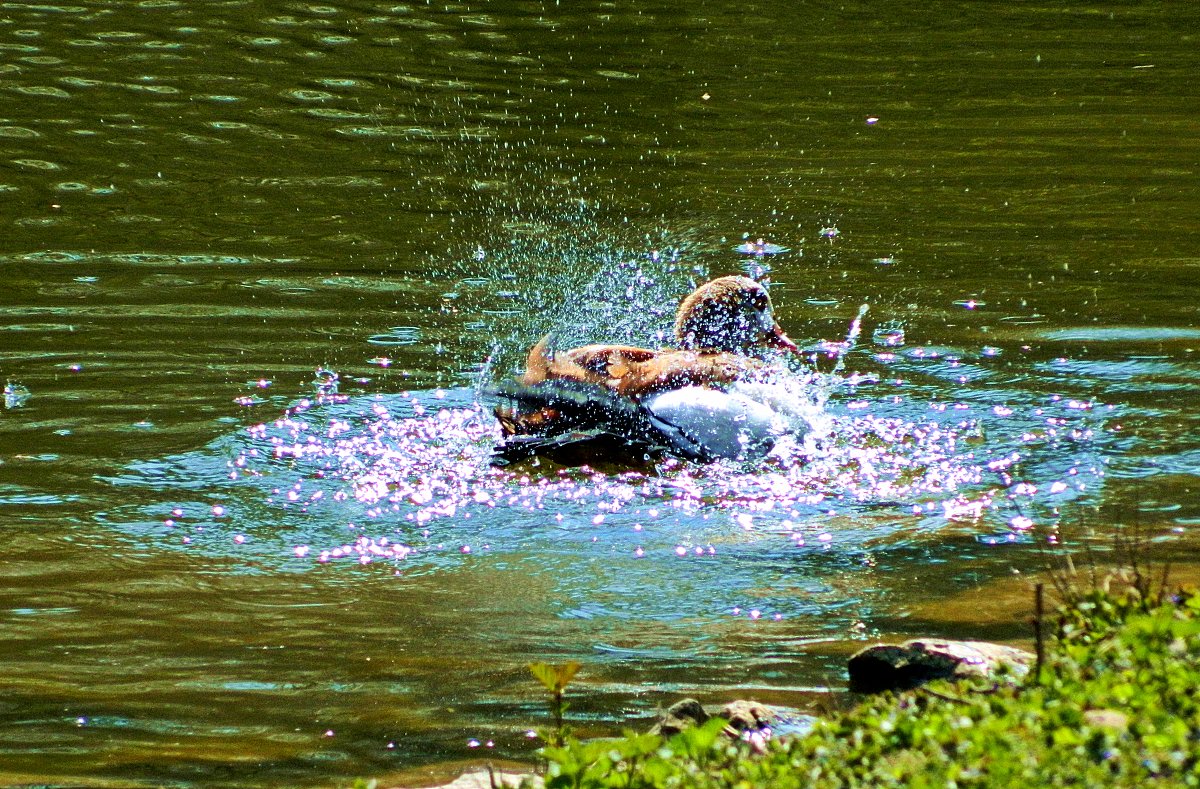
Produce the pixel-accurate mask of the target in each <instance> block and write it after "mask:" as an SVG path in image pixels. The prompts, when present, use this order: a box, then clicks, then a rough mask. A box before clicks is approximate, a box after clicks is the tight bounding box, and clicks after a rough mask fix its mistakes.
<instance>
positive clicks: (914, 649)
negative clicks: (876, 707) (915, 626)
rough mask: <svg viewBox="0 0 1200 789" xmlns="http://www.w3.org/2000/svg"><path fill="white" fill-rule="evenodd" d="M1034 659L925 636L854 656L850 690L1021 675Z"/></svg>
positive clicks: (870, 690)
mask: <svg viewBox="0 0 1200 789" xmlns="http://www.w3.org/2000/svg"><path fill="white" fill-rule="evenodd" d="M1035 660H1036V658H1035V656H1034V655H1033V654H1032V653H1030V652H1026V651H1025V650H1023V649H1017V648H1016V647H1009V646H1004V645H1002V644H992V643H989V642H987V641H943V640H940V639H928V638H925V639H913V640H911V641H905V642H904V643H903V644H877V645H875V646H873V647H867V648H866V649H863V650H860V651H859V652H857V653H855V654H854V655H853V656H852V657H851V658H850V663H849V670H850V689H851V690H853V691H855V692H858V693H878V692H881V691H885V690H908V689H911V688H915V687H919V686H920V685H924V684H925V683H926V682H929V681H930V680H935V679H950V680H957V679H968V678H982V679H990V678H994V677H995V676H996V675H997V674H998V673H1000V672H1001V671H1002V670H1006V671H1008V672H1009V673H1010V674H1011V675H1012V676H1014V677H1023V676H1025V674H1026V673H1028V671H1029V669H1030V667H1031V666H1032V665H1033V663H1034V661H1035Z"/></svg>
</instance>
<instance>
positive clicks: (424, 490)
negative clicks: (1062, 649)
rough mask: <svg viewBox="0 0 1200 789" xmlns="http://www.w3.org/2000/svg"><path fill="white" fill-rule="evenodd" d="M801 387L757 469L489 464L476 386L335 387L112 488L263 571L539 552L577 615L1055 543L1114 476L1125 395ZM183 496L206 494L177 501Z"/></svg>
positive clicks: (173, 541) (731, 602)
mask: <svg viewBox="0 0 1200 789" xmlns="http://www.w3.org/2000/svg"><path fill="white" fill-rule="evenodd" d="M941 355H942V354H939V353H934V352H928V351H927V352H922V353H915V354H912V358H920V359H923V360H929V359H939V358H940V356H941ZM885 361H886V359H885ZM794 384H795V387H796V391H799V390H801V389H804V390H806V391H808V393H809V395H810V396H809V399H808V400H807V401H806V402H805V403H804V404H803V407H806V408H808V409H810V411H811V409H814V408H816V409H817V410H816V411H815V412H812V413H810V414H809V419H810V421H811V422H812V423H813V424H814V430H813V431H812V433H811V434H810V435H809V436H808V437H807V438H806V439H805V441H804V442H803V443H802V444H796V443H794V442H793V443H787V442H781V444H783V446H780V447H777V448H776V451H774V452H772V453H771V455H769V456H768V457H767V458H766V459H765V460H763V461H761V462H756V463H753V464H741V463H735V462H725V461H722V462H717V463H712V464H708V465H701V464H694V463H689V462H683V461H676V460H666V461H663V462H661V463H659V464H658V465H657V466H656V467H655V468H654V469H653V470H652V471H649V472H646V471H630V470H620V469H604V470H599V469H592V468H588V467H581V468H563V467H558V466H555V465H554V464H551V463H549V462H546V461H531V462H529V463H526V464H523V465H521V466H519V467H516V468H507V469H502V468H497V467H494V466H492V465H491V463H490V460H491V457H492V450H493V447H494V446H495V444H496V442H497V441H498V440H499V438H500V434H499V430H498V427H497V425H496V422H495V420H494V418H493V417H492V415H491V412H490V408H489V407H488V406H487V405H485V404H483V403H481V402H479V400H478V397H477V392H476V390H473V389H451V390H436V391H424V392H412V393H400V394H395V395H363V396H355V397H350V396H347V395H336V394H324V395H318V396H316V397H313V398H311V399H303V400H300V401H297V402H296V403H295V404H294V405H293V407H291V408H289V409H288V410H287V411H286V413H284V414H282V415H281V416H280V417H279V418H278V419H275V420H273V421H269V422H264V423H261V424H255V425H252V426H249V427H246V428H245V429H242V430H240V431H238V432H237V433H235V434H231V435H228V436H225V437H223V438H221V439H220V440H218V441H216V442H214V443H213V444H211V445H209V446H208V447H206V448H204V449H202V450H199V451H197V452H192V453H188V454H185V455H181V456H177V457H173V458H168V459H165V460H161V461H150V462H141V463H136V464H133V465H132V466H131V467H130V468H129V469H128V470H127V472H126V473H125V474H123V475H121V476H119V477H116V478H114V479H113V480H112V481H113V482H114V483H116V484H118V485H136V486H139V487H148V488H152V489H157V490H159V491H160V492H161V494H162V499H161V503H160V504H158V505H155V506H154V507H152V508H147V507H145V506H144V505H143V506H140V507H137V508H131V509H130V510H129V511H122V510H117V511H113V512H109V513H107V514H106V515H105V516H104V517H105V519H106V520H107V521H109V522H110V523H112V524H114V525H116V526H119V527H120V528H122V529H125V530H129V531H133V532H136V533H137V534H139V535H141V536H145V537H150V538H152V539H156V540H162V541H163V542H165V544H167V545H177V546H179V547H180V548H181V549H185V550H201V551H210V552H215V553H219V554H230V555H234V556H237V555H244V556H245V557H246V561H247V563H248V565H247V566H248V569H249V568H250V567H253V568H256V569H258V568H262V567H271V566H274V567H276V568H280V569H283V568H286V569H290V570H293V571H297V572H303V571H305V568H311V567H313V566H316V565H335V566H336V565H347V570H349V567H350V566H355V565H357V566H371V567H376V568H379V567H382V568H385V569H386V571H387V572H390V573H394V574H395V575H396V576H397V577H398V578H399V579H403V578H404V577H405V576H409V575H424V574H427V573H436V572H440V571H446V570H449V569H450V568H453V567H456V566H458V565H461V564H463V563H466V562H474V561H479V560H480V557H481V556H492V557H503V556H508V557H511V558H512V559H513V560H514V561H525V560H526V559H528V558H529V557H533V558H534V560H535V561H533V562H532V563H530V568H531V570H530V571H531V572H534V573H537V572H541V573H545V574H547V575H548V576H549V575H555V576H556V577H554V578H552V579H548V580H551V581H552V583H554V584H572V583H581V588H579V589H578V591H579V593H580V594H581V595H583V596H584V597H585V599H583V600H580V601H578V605H577V606H576V607H575V608H572V609H571V610H570V611H564V612H563V614H564V615H572V616H575V615H580V614H579V613H578V612H579V611H586V610H588V608H589V605H590V603H589V602H588V601H587V600H586V596H587V595H588V594H589V593H591V594H599V593H600V592H601V591H603V597H604V598H605V599H606V602H605V603H604V605H603V607H602V608H603V610H604V611H605V612H607V613H606V615H615V616H624V617H631V618H636V617H650V618H662V617H667V618H673V617H678V616H681V615H684V613H685V612H686V615H687V616H700V617H711V616H713V615H717V616H728V615H729V614H730V612H731V611H737V612H738V614H737V615H739V616H741V617H746V616H751V618H753V619H758V618H759V617H762V616H766V617H768V618H775V619H778V618H780V617H783V616H788V615H792V614H796V613H799V612H801V611H806V612H809V613H811V612H812V609H811V606H812V605H813V603H812V601H811V600H809V601H798V600H796V599H794V598H793V597H789V595H788V594H787V593H786V592H779V593H770V592H763V591H755V592H754V594H755V595H757V596H758V599H753V600H748V598H747V594H748V593H749V590H763V589H771V588H772V587H773V586H776V585H778V579H779V578H780V574H781V573H782V574H784V575H785V576H786V575H787V574H788V573H789V572H791V571H790V570H788V566H789V563H795V564H796V565H797V567H802V566H803V565H804V563H805V562H806V559H805V558H804V557H805V556H806V555H810V554H812V553H814V552H816V553H827V552H830V551H833V552H842V553H843V554H845V555H846V556H855V555H857V554H860V553H862V552H863V551H866V550H880V549H884V550H886V548H887V546H889V545H893V546H895V545H911V544H914V543H916V542H920V541H922V540H932V539H936V535H938V534H939V533H944V532H945V531H946V530H948V529H949V530H955V531H961V530H967V531H969V532H970V533H972V534H974V535H975V536H976V539H977V541H978V544H980V545H981V546H988V545H994V546H1002V545H1005V544H1012V543H1022V542H1028V541H1030V540H1035V539H1037V540H1052V539H1053V538H1054V533H1055V529H1056V524H1057V520H1058V518H1059V516H1060V514H1061V512H1062V511H1063V508H1064V507H1066V506H1067V505H1069V504H1072V503H1078V502H1081V501H1089V500H1092V499H1093V498H1094V497H1095V496H1096V495H1097V494H1098V493H1099V490H1100V487H1101V485H1102V484H1103V478H1104V469H1103V464H1102V463H1101V462H1099V461H1098V460H1097V458H1098V457H1099V455H1098V454H1097V448H1096V446H1095V444H1096V443H1097V442H1098V441H1101V440H1103V436H1104V435H1105V434H1104V431H1103V429H1102V424H1103V420H1104V419H1106V418H1107V412H1109V411H1111V410H1112V409H1111V408H1110V407H1108V406H1098V405H1096V404H1093V403H1090V402H1085V401H1080V400H1073V399H1070V398H1064V397H1058V396H1051V397H1049V398H1047V399H1046V401H1045V402H1039V403H1030V404H1027V405H1003V406H1001V405H996V404H994V402H992V401H989V399H988V396H987V393H986V391H982V390H981V391H978V392H976V393H975V394H974V396H973V397H974V399H971V398H965V397H964V398H963V399H960V400H957V401H954V402H945V401H942V400H936V399H935V400H933V401H929V402H922V401H921V400H920V399H919V397H918V393H917V392H916V391H911V392H910V391H908V389H906V387H904V386H900V385H897V383H896V382H895V381H890V380H886V379H885V380H880V379H879V377H878V376H873V375H868V376H861V375H848V376H819V375H816V374H808V375H807V376H806V377H797V378H796V379H795V382H794ZM186 489H191V490H194V491H196V499H194V500H190V501H189V500H182V499H180V498H179V497H178V491H180V490H186ZM598 550H599V551H601V552H602V555H603V558H602V561H603V563H604V564H605V565H606V566H607V568H608V570H609V571H610V572H611V574H612V577H611V578H609V579H608V580H607V581H605V582H604V586H603V589H602V590H601V589H590V590H589V588H588V585H587V584H584V583H582V582H581V581H580V577H581V576H580V575H579V574H580V573H581V572H582V571H581V570H579V569H573V568H572V565H573V564H575V563H585V562H587V563H590V562H593V561H595V557H596V555H597V554H596V552H597V551H598ZM538 557H542V558H543V559H544V560H545V561H544V562H541V563H539V562H538V561H537V558H538ZM789 557H792V558H789ZM647 562H649V563H650V565H649V567H650V568H651V569H647V567H648V566H647V565H646V563H647ZM679 562H688V563H692V564H693V565H696V564H701V565H704V568H703V569H702V570H700V571H699V572H700V575H701V576H702V578H703V580H702V581H699V582H698V585H701V586H702V585H704V584H708V585H709V586H708V587H707V588H705V589H704V590H703V593H700V591H699V590H698V589H697V590H694V591H692V592H690V593H689V592H687V591H684V590H677V591H678V598H677V599H675V600H671V601H658V602H651V601H649V600H647V599H646V596H645V593H646V589H647V585H648V584H649V583H650V580H649V578H650V576H653V575H654V574H656V573H659V572H662V571H663V570H664V568H665V567H668V566H670V565H672V563H679ZM564 568H567V569H564ZM793 569H795V568H793ZM695 572H697V569H696V568H695V567H693V569H692V570H689V573H695ZM623 579H624V580H623ZM401 582H402V581H401ZM613 594H615V595H616V596H617V597H618V598H625V600H624V602H625V603H626V604H625V605H614V604H613V602H612V599H611V596H612V595H613ZM747 603H748V604H747ZM743 607H744V608H745V611H743V610H742V609H743ZM747 611H753V612H756V613H754V614H748V613H747ZM588 615H589V616H590V615H593V614H588Z"/></svg>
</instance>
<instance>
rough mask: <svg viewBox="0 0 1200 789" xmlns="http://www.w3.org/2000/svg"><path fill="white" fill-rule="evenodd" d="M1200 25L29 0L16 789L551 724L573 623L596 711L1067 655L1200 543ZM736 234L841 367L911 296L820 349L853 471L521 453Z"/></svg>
mask: <svg viewBox="0 0 1200 789" xmlns="http://www.w3.org/2000/svg"><path fill="white" fill-rule="evenodd" d="M1198 30H1200V9H1196V8H1192V7H1190V6H1187V7H1185V6H1181V5H1176V6H1174V7H1172V8H1170V10H1167V8H1166V6H1160V5H1157V4H1111V3H1109V4H1101V3H1074V4H1069V5H1068V6H1065V7H1064V6H1062V4H1042V3H1038V2H1017V3H1004V4H999V3H970V2H934V3H930V4H926V5H925V7H923V8H922V9H920V10H914V9H912V8H910V7H908V6H907V5H905V4H900V3H854V2H851V3H843V2H839V3H784V2H769V3H752V4H749V5H746V4H738V5H733V4H720V3H707V2H701V3H695V2H690V3H681V2H656V3H648V4H635V5H631V4H622V3H614V2H582V3H570V4H566V3H564V4H561V5H560V4H558V3H550V2H534V1H533V0H528V1H526V2H506V3H499V2H494V3H478V4H469V3H453V2H452V3H438V4H428V3H420V2H417V3H407V4H404V3H392V2H372V1H371V0H363V2H337V3H336V4H310V3H304V2H269V3H252V2H248V0H225V1H223V2H211V3H187V2H182V0H143V1H142V2H133V1H131V0H78V2H68V3H65V4H54V3H43V4H38V3H26V2H17V3H3V4H0V53H2V57H0V92H2V93H3V95H4V96H5V98H6V100H5V102H4V104H3V108H2V109H0V113H2V117H0V201H2V205H3V212H2V213H0V222H2V226H3V234H2V235H0V284H2V288H0V316H2V317H0V376H2V377H3V378H4V380H5V382H6V389H5V400H4V408H3V409H0V508H2V509H0V512H3V513H4V527H3V529H2V530H0V567H3V575H4V584H3V588H2V589H0V597H2V601H0V622H2V629H0V689H2V690H3V693H0V783H5V784H11V783H21V782H28V783H39V784H47V785H65V784H70V785H72V786H106V785H121V786H128V785H142V784H144V785H155V786H220V785H229V786H278V785H329V784H339V783H341V784H344V783H348V782H349V781H351V780H352V779H353V778H354V777H358V776H363V777H367V776H387V777H393V778H394V777H395V776H404V775H407V776H412V775H414V773H413V772H412V771H414V770H419V769H420V770H431V771H439V770H448V769H449V767H447V765H451V764H454V763H460V762H463V761H467V760H477V761H482V760H484V759H489V760H496V761H499V760H504V759H515V760H530V759H532V757H533V752H534V750H535V748H536V742H534V741H531V740H530V738H529V737H528V736H527V732H528V731H529V730H530V729H531V728H533V727H536V726H540V725H544V724H545V723H546V722H547V720H548V716H547V710H546V706H545V700H544V698H543V697H542V695H541V693H540V692H539V690H538V688H537V687H536V686H535V684H534V682H533V681H532V679H531V677H530V676H529V673H528V671H527V668H526V665H527V664H528V663H529V662H532V661H548V662H561V661H565V660H579V661H581V662H582V663H583V666H584V667H583V670H582V671H581V673H580V676H579V678H578V680H577V681H576V683H575V684H573V685H572V687H571V689H570V691H569V700H570V702H571V704H572V708H571V711H570V717H571V720H572V723H573V724H574V725H575V726H577V728H579V729H580V730H581V731H582V732H583V733H586V734H603V733H612V732H616V731H619V730H620V729H621V728H622V727H623V726H625V725H627V724H629V723H630V722H632V724H633V725H638V726H641V725H644V722H645V721H646V720H648V719H649V718H650V717H652V715H653V714H654V711H655V710H656V709H657V708H658V707H660V706H666V705H668V704H670V703H672V702H673V701H675V700H676V699H677V698H679V697H680V696H681V695H685V694H686V695H696V696H698V697H699V698H701V699H703V700H704V701H706V702H713V703H715V702H720V701H724V700H729V699H734V698H745V697H754V698H758V699H760V700H762V701H767V702H771V703H777V704H782V705H785V706H790V707H794V708H798V709H802V710H809V709H813V708H814V707H820V706H823V705H824V706H828V705H833V704H836V699H837V698H838V697H839V696H840V695H841V691H842V689H843V687H844V671H843V666H844V660H845V657H846V656H847V655H848V654H850V653H851V652H853V651H854V650H856V649H857V648H859V647H861V646H863V645H864V644H866V643H869V642H871V641H873V640H875V639H878V638H895V637H910V636H914V635H931V634H932V635H946V636H958V637H976V638H991V639H997V640H1003V641H1009V642H1014V643H1021V642H1022V641H1025V640H1027V639H1028V635H1029V628H1028V625H1027V623H1026V622H1027V617H1028V616H1029V608H1030V604H1029V601H1030V599H1031V596H1032V593H1031V591H1030V587H1031V583H1032V580H1033V578H1035V577H1039V573H1041V571H1042V570H1043V569H1044V568H1045V567H1046V566H1047V565H1048V564H1052V563H1054V562H1055V561H1057V560H1058V558H1059V557H1061V556H1062V555H1064V554H1063V552H1065V551H1069V552H1074V553H1075V554H1076V555H1077V557H1078V561H1079V562H1080V564H1081V565H1083V564H1086V563H1087V562H1100V563H1105V562H1107V561H1108V559H1107V558H1106V552H1107V551H1108V549H1109V547H1110V546H1111V541H1112V537H1111V532H1112V528H1113V527H1114V526H1116V527H1121V528H1126V529H1137V530H1139V531H1140V532H1142V533H1144V534H1146V535H1147V537H1148V539H1150V540H1151V541H1152V543H1153V546H1154V547H1153V550H1155V551H1156V552H1158V553H1159V554H1161V555H1162V556H1165V557H1169V558H1170V559H1171V561H1172V563H1173V565H1174V566H1175V567H1176V568H1177V569H1176V573H1177V574H1178V575H1179V576H1180V577H1187V576H1189V575H1191V576H1195V575H1196V572H1195V568H1196V567H1197V548H1198V546H1200V539H1197V532H1196V529H1197V524H1200V501H1198V500H1197V497H1196V495H1195V491H1196V488H1197V474H1198V472H1200V432H1197V414H1200V396H1198V393H1200V388H1198V382H1200V360H1198V358H1197V357H1198V355H1200V353H1198V351H1200V325H1198V322H1197V312H1198V308H1200V221H1198V220H1197V217H1198V216H1200V178H1198V176H1200V120H1198V118H1197V115H1196V109H1195V108H1196V103H1195V96H1196V84H1195V75H1196V74H1197V73H1200V46H1197V40H1196V39H1197V35H1198V34H1197V33H1196V32H1195V31H1198ZM758 239H763V240H764V246H763V247H761V248H757V247H756V246H755V245H756V243H757V241H758ZM747 244H749V245H750V246H749V247H747V246H746V245H747ZM755 252H768V253H770V254H755ZM737 272H748V273H751V274H754V275H755V276H766V277H769V280H770V283H771V292H772V297H773V299H774V302H775V305H776V313H777V316H778V317H779V320H780V322H781V323H782V325H783V326H784V328H785V329H786V330H787V331H788V333H789V334H790V335H791V336H792V337H793V338H794V339H796V340H797V341H799V342H801V343H802V344H804V345H805V346H806V347H808V348H810V349H814V352H815V353H817V355H818V356H820V355H821V353H820V351H819V349H820V348H822V347H823V346H822V343H826V344H828V343H837V342H841V341H843V340H844V339H845V338H846V337H847V335H848V333H850V329H851V325H852V323H853V322H854V321H855V318H856V316H857V315H859V314H860V309H861V308H862V305H867V308H868V309H867V312H866V313H865V316H864V317H863V320H862V323H861V329H862V331H861V335H859V336H858V338H857V341H856V342H855V343H854V345H853V347H852V348H850V350H849V351H848V352H847V353H846V354H845V356H844V358H843V360H842V363H843V366H842V367H841V368H840V369H838V370H837V371H836V372H831V371H830V370H829V368H830V366H831V365H830V364H829V363H828V361H827V360H826V361H825V362H823V363H822V364H821V365H820V366H821V367H822V370H823V371H822V372H813V371H812V370H811V369H809V368H807V367H806V366H803V365H796V366H795V368H794V370H793V371H792V377H791V378H789V386H792V387H793V390H794V392H795V394H796V396H797V397H800V398H803V399H805V402H806V403H808V405H809V406H810V408H811V409H812V411H813V414H814V422H815V423H816V425H817V429H816V430H815V431H814V436H813V439H812V440H811V441H810V443H809V445H808V446H807V447H806V448H804V453H803V462H801V460H798V459H797V457H795V456H793V457H790V458H783V459H773V460H770V461H768V462H765V463H762V464H756V465H755V466H754V467H749V468H747V467H743V466H738V465H736V464H715V465H712V466H697V465H694V464H687V463H666V464H663V465H662V466H660V467H658V468H656V469H652V470H649V471H645V470H643V471H629V470H623V469H613V468H605V469H561V468H557V467H552V466H551V465H550V464H548V463H543V464H540V465H532V464H527V465H523V466H520V467H516V468H512V469H507V470H502V469H497V468H493V467H491V466H490V465H489V462H488V461H489V457H490V451H491V447H492V445H493V443H494V441H495V438H496V436H497V435H498V432H497V428H496V425H495V423H494V420H492V418H491V416H490V405H489V402H490V401H489V392H491V391H493V390H494V388H495V387H496V386H497V385H498V383H499V382H501V381H503V380H505V379H507V378H508V377H509V376H511V375H512V374H514V373H515V372H517V371H519V369H520V367H521V364H522V361H523V358H524V354H525V351H526V349H527V348H528V347H529V346H530V345H531V344H532V343H533V342H535V341H536V340H537V339H538V338H539V337H541V336H542V335H543V334H546V333H547V332H550V333H552V334H553V336H554V337H555V338H556V339H557V341H559V342H561V343H563V344H566V343H569V342H581V341H585V340H618V341H623V342H639V343H651V344H653V343H658V342H660V341H662V340H663V338H664V337H665V334H664V332H666V331H668V330H669V327H670V316H671V315H672V313H673V311H674V308H675V305H676V303H677V302H678V299H679V298H680V297H681V296H682V295H683V294H685V293H686V292H687V291H688V290H689V289H690V287H691V286H692V284H693V283H695V282H697V281H700V280H703V279H705V278H707V277H710V276H718V275H722V274H727V273H737ZM1085 553H1086V554H1087V557H1085V555H1084V554H1085ZM1089 557H1090V558H1089ZM395 780H399V778H395Z"/></svg>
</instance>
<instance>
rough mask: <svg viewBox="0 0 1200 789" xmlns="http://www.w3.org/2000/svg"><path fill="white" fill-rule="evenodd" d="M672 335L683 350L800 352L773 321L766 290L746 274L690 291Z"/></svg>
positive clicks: (759, 353) (773, 317)
mask: <svg viewBox="0 0 1200 789" xmlns="http://www.w3.org/2000/svg"><path fill="white" fill-rule="evenodd" d="M675 336H676V338H677V339H678V340H679V347H680V348H682V349H684V350H695V351H727V352H730V353H738V354H744V355H748V356H760V355H762V353H763V351H764V350H766V349H776V350H782V351H789V352H791V353H796V354H798V353H799V352H800V349H799V348H797V347H796V343H794V342H792V341H791V339H790V338H789V337H788V336H787V335H786V334H785V333H784V331H783V329H782V328H780V326H779V324H778V323H777V322H776V321H775V316H774V314H772V312H771V297H770V296H768V295H767V289H766V288H764V287H763V286H762V285H760V284H759V283H757V282H755V281H754V280H752V279H750V278H749V277H741V276H735V277H721V278H720V279H714V280H713V281H712V282H708V283H705V284H704V285H701V286H700V287H699V288H697V289H696V290H695V291H693V292H692V294H691V295H690V296H688V297H687V298H686V299H684V300H683V303H682V304H680V305H679V312H678V313H677V315H676V317H675Z"/></svg>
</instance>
